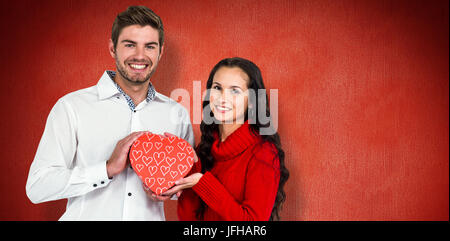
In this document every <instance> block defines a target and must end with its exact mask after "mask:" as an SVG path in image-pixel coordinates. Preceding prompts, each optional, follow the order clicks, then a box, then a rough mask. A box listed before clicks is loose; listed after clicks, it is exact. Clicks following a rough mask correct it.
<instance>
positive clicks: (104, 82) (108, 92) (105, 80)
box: [97, 70, 157, 110]
mask: <svg viewBox="0 0 450 241" xmlns="http://www.w3.org/2000/svg"><path fill="white" fill-rule="evenodd" d="M115 76H116V72H115V71H111V70H106V71H105V72H104V73H103V75H102V77H101V78H100V80H99V82H98V84H97V88H98V95H99V98H100V99H101V100H103V99H107V98H110V97H112V96H114V95H117V94H122V95H123V96H124V97H125V99H126V100H127V102H128V105H129V106H130V108H131V109H132V110H134V108H135V107H136V106H135V104H134V103H133V101H132V100H131V98H130V97H129V96H128V95H127V94H126V93H125V92H124V91H123V90H122V88H120V86H119V85H118V84H117V83H116V82H115V81H114V77H115ZM156 97H157V95H156V90H155V88H154V87H153V85H152V83H149V87H148V92H147V97H146V99H145V100H146V101H147V102H150V101H152V100H154V99H155V98H156Z"/></svg>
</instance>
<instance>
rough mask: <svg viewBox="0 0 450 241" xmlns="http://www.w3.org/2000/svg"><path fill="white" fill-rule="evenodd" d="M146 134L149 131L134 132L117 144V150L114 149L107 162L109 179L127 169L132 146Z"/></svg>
mask: <svg viewBox="0 0 450 241" xmlns="http://www.w3.org/2000/svg"><path fill="white" fill-rule="evenodd" d="M145 132H147V131H138V132H133V133H131V134H130V135H128V136H126V137H125V138H123V139H122V140H120V141H118V142H117V144H116V148H114V151H113V153H112V154H111V157H110V158H109V159H108V161H107V162H106V171H107V173H108V178H112V177H113V176H115V175H117V174H119V173H121V172H122V171H123V170H124V169H125V168H126V166H127V162H128V152H129V151H130V147H131V145H132V144H133V142H134V141H135V140H137V139H138V138H139V137H140V136H141V135H142V134H144V133H145Z"/></svg>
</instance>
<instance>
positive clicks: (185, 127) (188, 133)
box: [180, 108, 195, 148]
mask: <svg viewBox="0 0 450 241" xmlns="http://www.w3.org/2000/svg"><path fill="white" fill-rule="evenodd" d="M181 124H182V133H181V136H180V137H181V138H183V139H185V140H186V141H187V142H189V144H190V145H191V146H192V147H193V148H194V147H195V143H194V131H193V130H192V124H191V119H190V117H189V112H188V111H187V110H186V109H184V108H183V120H182V122H181Z"/></svg>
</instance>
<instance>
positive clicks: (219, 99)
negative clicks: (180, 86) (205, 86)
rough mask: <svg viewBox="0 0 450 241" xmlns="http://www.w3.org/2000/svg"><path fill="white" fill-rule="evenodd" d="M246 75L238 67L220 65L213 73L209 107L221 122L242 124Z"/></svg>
mask: <svg viewBox="0 0 450 241" xmlns="http://www.w3.org/2000/svg"><path fill="white" fill-rule="evenodd" d="M248 82H249V77H248V75H247V74H246V73H245V72H244V71H243V70H242V69H240V68H238V67H221V68H219V69H218V70H217V72H216V73H215V75H214V78H213V83H212V86H211V94H210V107H211V111H212V112H213V114H214V117H215V118H216V119H217V120H218V121H220V122H221V123H222V124H231V123H237V124H243V123H244V119H245V113H246V112H247V104H248V88H247V85H248Z"/></svg>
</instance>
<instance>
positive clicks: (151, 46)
mask: <svg viewBox="0 0 450 241" xmlns="http://www.w3.org/2000/svg"><path fill="white" fill-rule="evenodd" d="M147 48H148V49H155V46H153V45H148V46H147Z"/></svg>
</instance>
